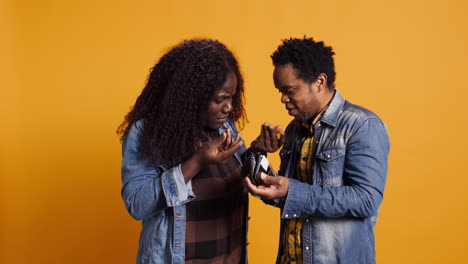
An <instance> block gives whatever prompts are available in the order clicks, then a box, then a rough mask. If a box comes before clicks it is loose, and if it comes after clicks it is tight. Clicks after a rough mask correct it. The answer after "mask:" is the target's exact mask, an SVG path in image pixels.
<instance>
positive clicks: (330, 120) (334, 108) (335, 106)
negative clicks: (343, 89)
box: [321, 90, 345, 127]
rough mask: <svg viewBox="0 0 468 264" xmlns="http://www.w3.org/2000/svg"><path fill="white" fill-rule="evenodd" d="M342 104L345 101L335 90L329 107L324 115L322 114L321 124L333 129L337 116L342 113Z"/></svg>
mask: <svg viewBox="0 0 468 264" xmlns="http://www.w3.org/2000/svg"><path fill="white" fill-rule="evenodd" d="M344 103H345V100H344V98H343V96H341V94H340V93H339V92H338V90H335V95H334V96H333V99H332V101H331V103H330V105H329V106H328V109H327V110H326V111H325V113H323V116H322V119H321V122H323V123H326V124H328V125H330V126H332V127H335V126H336V123H337V121H338V116H339V114H340V112H341V111H342V108H343V105H344Z"/></svg>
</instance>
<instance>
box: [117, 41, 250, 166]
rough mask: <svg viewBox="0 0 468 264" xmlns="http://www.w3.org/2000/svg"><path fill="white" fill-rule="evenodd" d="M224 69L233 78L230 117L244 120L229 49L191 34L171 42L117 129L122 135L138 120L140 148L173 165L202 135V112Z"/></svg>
mask: <svg viewBox="0 0 468 264" xmlns="http://www.w3.org/2000/svg"><path fill="white" fill-rule="evenodd" d="M229 73H234V74H235V76H236V79H237V87H236V94H235V95H234V96H233V98H232V108H233V109H232V111H231V113H230V118H231V119H232V120H234V121H235V122H236V123H237V124H238V125H240V126H241V127H242V126H243V125H244V123H245V121H246V115H245V110H244V103H243V102H244V81H243V78H242V75H241V72H240V70H239V65H238V62H237V59H236V58H235V56H234V54H233V53H232V52H231V51H229V50H228V49H227V48H226V46H225V45H224V44H222V43H220V42H219V41H216V40H211V39H191V40H186V41H183V42H182V43H180V44H178V45H176V46H174V47H173V48H172V49H171V50H169V51H168V52H167V53H166V54H164V55H163V56H162V57H161V59H160V60H159V61H158V62H157V63H156V65H155V66H154V67H153V68H152V70H151V72H150V74H149V77H148V81H147V83H146V86H145V88H144V89H143V91H142V92H141V94H140V96H139V97H138V99H137V100H136V102H135V105H134V107H133V108H132V109H131V111H130V112H129V113H128V114H127V116H126V117H125V119H124V121H123V123H122V124H121V125H120V127H119V128H118V130H117V132H118V133H119V134H121V135H122V139H123V138H124V137H125V135H127V134H128V133H129V131H130V129H131V128H132V126H133V125H134V124H135V123H136V122H138V121H139V120H143V121H144V122H143V132H142V135H141V137H140V141H141V151H142V153H143V154H144V156H146V157H148V158H149V159H150V160H151V161H152V162H153V164H155V165H161V164H163V165H166V166H175V165H177V164H180V163H181V162H183V161H184V160H186V159H187V158H189V157H190V156H191V155H193V153H194V152H195V145H196V144H197V143H199V142H200V141H204V140H206V139H207V137H206V131H205V128H204V127H203V125H202V122H201V120H200V116H201V113H204V112H206V111H207V110H208V105H209V104H210V102H211V100H212V99H213V97H214V96H215V94H216V93H217V92H218V91H219V90H220V89H221V87H222V85H223V83H224V82H225V81H226V78H227V76H228V74H229Z"/></svg>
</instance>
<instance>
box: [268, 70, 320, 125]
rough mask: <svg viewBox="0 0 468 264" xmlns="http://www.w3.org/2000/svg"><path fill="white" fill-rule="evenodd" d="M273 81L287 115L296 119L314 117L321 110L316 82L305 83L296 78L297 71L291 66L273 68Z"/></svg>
mask: <svg viewBox="0 0 468 264" xmlns="http://www.w3.org/2000/svg"><path fill="white" fill-rule="evenodd" d="M273 80H274V83H275V87H276V89H278V90H279V92H280V93H281V102H282V103H283V104H284V105H285V107H286V110H288V114H289V115H291V116H294V117H295V118H296V119H301V120H303V119H305V120H307V119H309V118H312V117H315V116H316V115H317V114H319V113H320V111H321V110H322V108H323V102H321V100H320V97H319V95H318V89H317V86H318V84H317V82H318V80H317V81H315V82H311V83H307V82H305V81H304V80H303V79H301V78H299V77H298V72H297V70H296V69H295V68H294V67H293V66H292V64H286V65H282V66H277V67H275V70H274V72H273Z"/></svg>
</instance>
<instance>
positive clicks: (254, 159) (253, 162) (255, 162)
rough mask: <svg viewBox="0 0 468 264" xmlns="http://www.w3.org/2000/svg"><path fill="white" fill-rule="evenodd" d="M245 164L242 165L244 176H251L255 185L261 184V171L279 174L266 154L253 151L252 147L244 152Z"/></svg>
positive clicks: (271, 174) (274, 174)
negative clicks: (271, 165)
mask: <svg viewBox="0 0 468 264" xmlns="http://www.w3.org/2000/svg"><path fill="white" fill-rule="evenodd" d="M243 160H244V164H243V165H242V171H241V174H242V177H243V178H245V177H249V178H250V181H251V182H252V183H253V184H255V185H260V184H261V180H260V172H263V173H266V174H268V175H270V176H273V177H276V176H278V175H277V174H276V172H275V171H274V170H273V169H272V168H271V167H270V163H269V162H268V159H267V158H266V156H265V155H263V154H262V153H258V152H253V151H251V150H250V149H249V150H247V151H246V153H245V154H244V159H243Z"/></svg>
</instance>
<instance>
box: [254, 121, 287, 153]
mask: <svg viewBox="0 0 468 264" xmlns="http://www.w3.org/2000/svg"><path fill="white" fill-rule="evenodd" d="M283 143H284V131H283V129H282V128H281V126H276V127H275V126H273V125H270V124H268V123H265V124H263V125H262V127H261V130H260V136H258V137H257V139H255V140H254V141H252V143H251V144H250V147H251V148H252V150H254V151H257V152H261V153H267V152H270V153H273V152H276V151H277V150H278V149H279V148H280V147H281V146H282V145H283Z"/></svg>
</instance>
